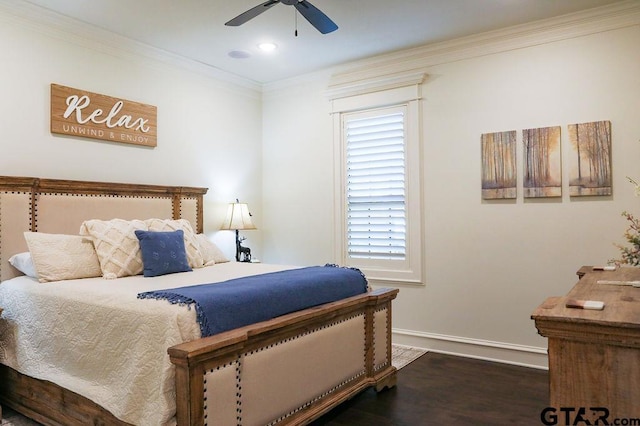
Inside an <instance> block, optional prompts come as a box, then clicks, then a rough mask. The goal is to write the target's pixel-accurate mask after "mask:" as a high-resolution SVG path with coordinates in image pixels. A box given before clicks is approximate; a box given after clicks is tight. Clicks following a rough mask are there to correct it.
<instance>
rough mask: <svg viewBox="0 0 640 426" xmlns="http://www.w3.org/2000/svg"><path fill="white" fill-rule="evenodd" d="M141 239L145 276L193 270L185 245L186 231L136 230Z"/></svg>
mask: <svg viewBox="0 0 640 426" xmlns="http://www.w3.org/2000/svg"><path fill="white" fill-rule="evenodd" d="M135 234H136V237H138V240H139V241H140V251H141V252H142V263H143V265H144V268H143V271H142V272H143V274H144V276H145V277H157V276H158V275H166V274H173V273H174V272H188V271H192V269H191V267H190V266H189V261H188V260H187V253H186V251H185V247H184V231H182V229H178V230H176V231H171V232H153V231H141V230H136V231H135Z"/></svg>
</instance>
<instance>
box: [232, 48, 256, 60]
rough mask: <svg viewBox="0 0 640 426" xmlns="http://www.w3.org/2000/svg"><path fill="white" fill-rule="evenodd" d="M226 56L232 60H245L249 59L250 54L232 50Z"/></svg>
mask: <svg viewBox="0 0 640 426" xmlns="http://www.w3.org/2000/svg"><path fill="white" fill-rule="evenodd" d="M228 55H229V56H231V57H232V58H234V59H247V58H250V57H251V53H249V52H246V51H244V50H232V51H231V52H229V53H228Z"/></svg>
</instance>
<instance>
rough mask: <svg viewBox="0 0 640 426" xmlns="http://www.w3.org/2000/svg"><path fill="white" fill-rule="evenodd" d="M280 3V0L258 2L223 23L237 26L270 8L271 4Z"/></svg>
mask: <svg viewBox="0 0 640 426" xmlns="http://www.w3.org/2000/svg"><path fill="white" fill-rule="evenodd" d="M278 3H280V0H268V1H266V2H264V3H262V4H259V5H258V6H256V7H253V8H251V9H249V10H247V11H246V12H244V13H241V14H240V15H238V16H236V17H235V18H233V19H232V20H230V21H229V22H227V23H225V25H227V26H230V27H237V26H238V25H242V24H244V23H245V22H247V21H248V20H250V19H253V18H255V17H256V16H258V15H260V14H261V13H262V12H264V11H266V10H268V9H270V8H271V6H273V5H275V4H278Z"/></svg>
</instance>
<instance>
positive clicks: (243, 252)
mask: <svg viewBox="0 0 640 426" xmlns="http://www.w3.org/2000/svg"><path fill="white" fill-rule="evenodd" d="M242 241H244V238H240V232H239V231H238V230H237V229H236V262H251V249H250V248H249V247H243V246H242V244H241V243H242Z"/></svg>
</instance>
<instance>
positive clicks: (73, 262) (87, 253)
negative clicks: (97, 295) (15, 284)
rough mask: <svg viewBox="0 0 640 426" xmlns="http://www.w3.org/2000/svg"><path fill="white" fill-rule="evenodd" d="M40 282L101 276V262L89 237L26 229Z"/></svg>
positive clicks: (26, 237) (27, 239)
mask: <svg viewBox="0 0 640 426" xmlns="http://www.w3.org/2000/svg"><path fill="white" fill-rule="evenodd" d="M24 238H25V240H26V241H27V246H28V247H29V252H30V253H31V259H32V260H33V264H34V266H35V269H36V272H37V274H38V280H39V281H40V282H48V281H61V280H73V279H77V278H91V277H99V276H100V275H101V274H102V271H101V269H100V263H99V261H98V257H97V256H96V252H95V250H94V248H93V244H92V243H91V241H90V240H88V239H86V238H83V237H81V236H79V235H64V234H46V233H43V232H25V233H24Z"/></svg>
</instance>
